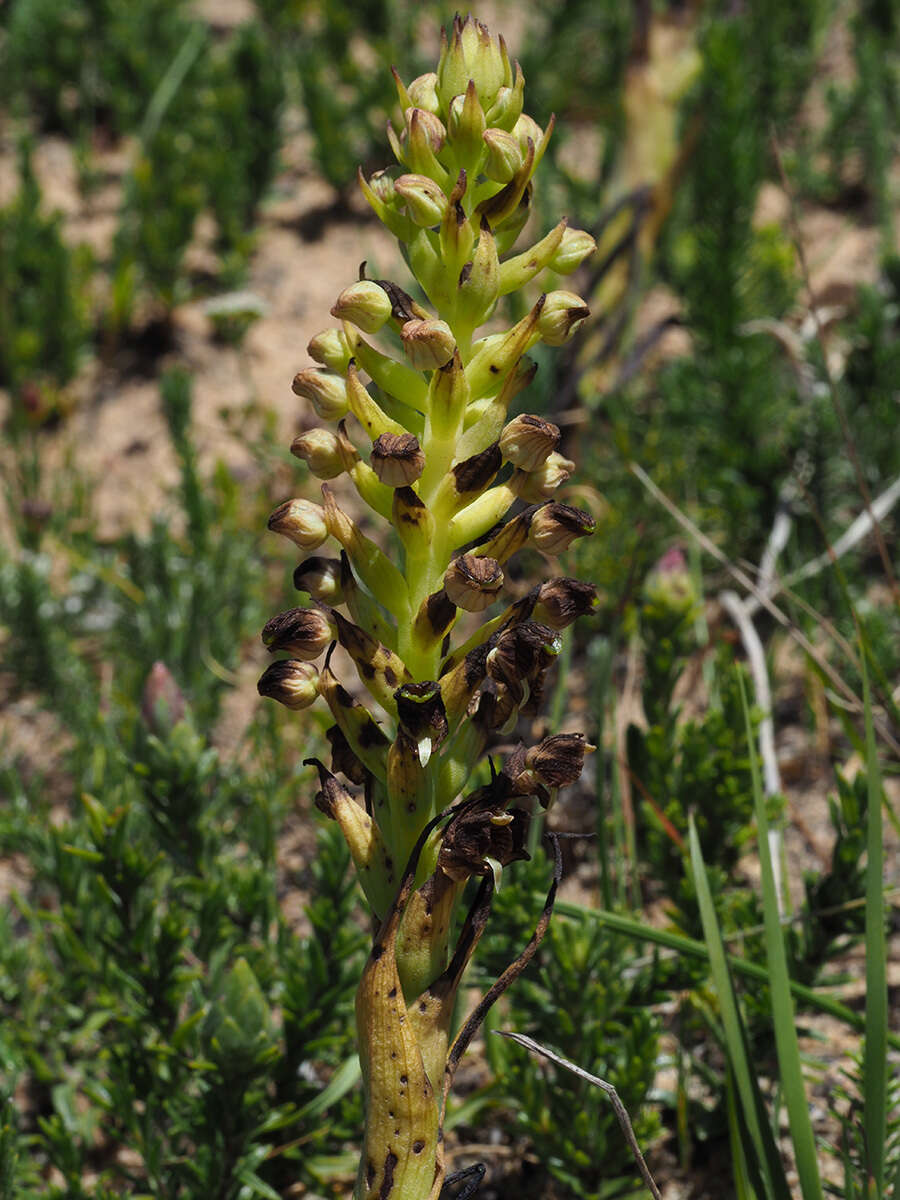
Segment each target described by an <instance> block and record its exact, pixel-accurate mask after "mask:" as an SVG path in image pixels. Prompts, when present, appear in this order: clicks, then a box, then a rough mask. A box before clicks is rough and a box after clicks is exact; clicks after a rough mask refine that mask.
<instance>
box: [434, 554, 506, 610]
mask: <svg viewBox="0 0 900 1200" xmlns="http://www.w3.org/2000/svg"><path fill="white" fill-rule="evenodd" d="M502 588H503V568H502V567H501V566H500V564H499V563H498V562H497V560H496V559H494V558H481V557H479V556H478V555H477V554H461V555H460V556H459V557H458V558H455V559H454V560H453V562H452V563H451V564H450V566H449V567H448V568H447V571H446V574H445V575H444V591H445V592H446V593H447V595H448V596H449V597H450V599H451V600H452V601H453V603H454V604H455V605H456V606H457V608H462V609H465V611H466V612H483V611H484V610H485V609H486V608H487V607H488V606H489V605H491V604H493V603H494V601H495V600H496V599H497V597H498V596H499V595H500V591H501V589H502Z"/></svg>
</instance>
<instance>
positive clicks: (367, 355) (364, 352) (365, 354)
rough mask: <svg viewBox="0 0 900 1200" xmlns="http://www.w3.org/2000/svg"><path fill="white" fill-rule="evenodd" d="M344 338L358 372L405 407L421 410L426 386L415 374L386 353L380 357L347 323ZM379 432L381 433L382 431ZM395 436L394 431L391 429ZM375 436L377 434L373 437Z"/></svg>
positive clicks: (418, 375)
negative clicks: (358, 367)
mask: <svg viewBox="0 0 900 1200" xmlns="http://www.w3.org/2000/svg"><path fill="white" fill-rule="evenodd" d="M344 335H345V337H346V338H347V344H348V345H349V347H350V353H351V355H352V357H353V358H355V359H356V362H357V363H358V365H359V366H360V367H362V369H363V370H364V371H365V372H366V374H367V375H369V376H370V377H371V378H372V379H373V380H374V381H375V383H376V384H377V385H378V386H379V388H381V390H382V391H383V392H388V393H389V394H390V395H391V396H392V397H393V398H394V399H395V400H397V401H399V402H400V403H401V404H403V405H404V406H405V407H407V408H409V409H413V410H417V411H422V410H424V408H425V404H426V400H427V397H428V384H427V383H426V382H425V379H424V377H423V376H422V375H421V373H420V372H419V371H414V370H413V369H412V368H411V367H408V366H407V365H406V364H405V363H402V362H398V361H397V359H395V358H391V357H390V355H388V354H382V353H381V351H380V350H376V349H375V347H374V346H372V345H370V343H369V342H367V341H366V340H365V338H363V337H362V336H361V335H360V333H359V331H358V330H357V329H356V328H355V327H354V326H352V325H350V324H345V326H344ZM382 432H384V431H383V430H382ZM392 432H394V433H396V432H398V430H392ZM376 436H377V435H376Z"/></svg>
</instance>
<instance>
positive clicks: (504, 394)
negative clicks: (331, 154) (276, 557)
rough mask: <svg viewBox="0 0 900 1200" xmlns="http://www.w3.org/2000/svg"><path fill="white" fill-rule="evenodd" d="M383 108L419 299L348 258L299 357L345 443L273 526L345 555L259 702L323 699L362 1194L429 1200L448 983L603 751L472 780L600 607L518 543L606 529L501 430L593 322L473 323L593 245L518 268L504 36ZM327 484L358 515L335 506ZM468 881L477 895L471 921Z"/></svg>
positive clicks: (402, 233) (322, 793)
mask: <svg viewBox="0 0 900 1200" xmlns="http://www.w3.org/2000/svg"><path fill="white" fill-rule="evenodd" d="M397 89H398V95H399V99H400V105H401V109H402V113H403V120H402V125H401V127H400V128H399V129H394V128H393V127H391V128H389V140H390V143H391V146H392V149H393V151H394V154H395V156H396V158H397V160H398V164H399V166H398V168H397V169H396V170H394V171H389V172H381V173H379V174H378V175H376V176H374V177H373V178H372V179H368V180H367V179H366V178H365V177H364V176H363V175H362V173H360V184H361V187H362V190H363V192H364V194H365V196H366V197H367V199H368V201H369V203H370V204H371V206H372V208H373V209H374V211H375V213H376V215H377V216H378V217H379V219H380V220H381V221H382V222H383V224H384V225H385V226H386V227H387V228H388V229H389V230H390V231H391V232H392V233H393V234H394V236H395V237H397V238H398V240H399V241H400V243H401V248H402V251H403V254H404V257H405V259H406V261H407V263H408V264H409V267H410V269H411V272H412V274H413V276H414V278H415V281H416V283H417V285H418V287H419V289H420V297H421V299H416V298H414V297H413V296H411V295H409V294H408V293H407V292H406V291H405V290H404V289H403V288H401V287H400V286H399V285H398V284H397V283H395V282H393V281H390V280H382V279H377V280H376V279H369V278H368V277H367V276H366V272H365V264H363V266H362V268H361V270H360V278H359V279H358V280H357V281H356V282H354V283H351V284H349V285H348V286H347V287H346V288H345V289H344V290H343V291H342V292H341V293H340V295H339V296H338V298H337V300H336V302H335V305H334V307H333V308H332V315H333V316H334V317H335V318H336V319H337V320H338V322H339V324H338V325H337V326H335V327H332V328H330V329H327V330H325V331H324V332H323V333H321V334H319V335H317V336H316V337H315V338H313V340H312V342H311V343H310V346H309V352H310V355H311V357H312V358H313V360H314V361H315V363H316V364H318V365H316V366H309V367H306V368H304V369H303V370H301V371H300V372H299V374H298V375H297V376H296V377H295V379H294V384H293V387H294V391H295V392H296V393H297V394H298V395H299V396H301V397H303V398H305V399H307V400H308V401H309V402H310V403H311V404H312V406H313V408H314V409H315V411H316V412H317V414H318V415H319V417H320V418H321V419H322V420H324V421H330V422H335V423H337V424H336V429H333V430H325V429H321V430H312V431H310V432H308V433H305V434H303V435H302V436H301V437H299V438H298V439H296V441H295V443H294V445H293V447H292V449H293V451H294V453H295V455H297V456H298V457H299V458H300V459H302V460H303V461H305V462H306V463H307V465H308V467H309V469H310V471H311V472H312V474H314V475H316V476H317V477H318V478H320V479H322V480H324V481H326V482H324V483H323V484H322V502H321V504H317V503H313V502H311V501H308V500H303V499H293V500H288V501H286V502H285V503H283V504H282V505H280V506H279V508H278V509H276V511H275V512H274V513H273V514H272V517H271V518H270V520H269V527H270V529H273V530H274V531H275V532H278V533H281V534H283V535H284V536H286V537H288V538H289V539H290V540H291V541H292V542H294V543H295V544H296V545H297V546H298V547H300V548H301V549H303V550H304V551H310V552H315V551H317V550H319V549H320V548H321V547H323V546H324V545H325V543H326V542H329V541H331V542H332V543H334V544H335V545H336V550H337V556H336V557H335V556H334V555H333V553H332V556H331V557H327V556H326V555H325V553H324V552H323V554H321V555H320V554H315V553H311V554H310V555H309V557H307V558H305V559H304V560H303V561H302V562H301V563H300V564H299V565H298V567H297V570H296V572H295V575H294V580H295V583H296V586H297V588H298V590H299V591H300V592H301V594H302V595H304V594H305V596H306V597H308V600H307V602H306V603H304V604H302V605H301V606H299V607H297V608H293V609H291V610H289V611H288V612H286V613H282V614H279V615H278V616H276V617H274V618H273V619H272V620H271V621H269V623H268V624H267V625H266V627H265V630H264V631H263V641H264V644H265V645H266V646H267V647H268V649H269V651H270V652H272V653H273V654H275V653H284V654H287V655H288V656H289V657H287V658H282V659H279V660H277V661H275V662H274V663H273V664H272V665H271V666H270V667H269V668H268V670H267V671H266V672H265V674H264V675H263V677H262V679H261V680H260V685H259V686H260V691H261V693H262V694H264V695H267V696H270V697H272V698H273V699H276V700H278V701H280V702H281V703H283V704H285V705H287V706H288V707H289V708H294V709H299V708H303V707H306V706H307V705H309V704H311V703H313V702H314V701H315V700H316V699H317V698H321V700H323V701H324V702H325V704H326V705H327V707H328V709H329V710H330V713H331V716H332V718H333V722H334V724H333V725H332V727H331V729H330V730H329V731H328V740H329V742H330V745H331V748H332V756H331V765H330V768H329V767H327V766H326V765H325V764H323V763H321V762H319V761H318V760H313V761H314V765H315V766H316V769H317V771H318V775H319V789H320V790H319V793H318V796H317V799H316V803H317V805H318V806H319V808H320V809H322V811H323V812H325V813H326V814H327V815H328V816H329V817H331V818H332V819H334V820H335V821H337V822H338V824H339V826H340V828H341V830H342V832H343V834H344V836H345V838H346V840H347V843H348V846H349V848H350V852H351V855H352V858H353V862H354V864H355V867H356V870H357V874H358V876H359V881H360V884H361V887H362V890H363V893H364V895H365V899H366V902H367V904H368V906H369V909H370V911H371V916H372V918H373V923H374V927H375V929H376V930H377V932H376V934H375V936H374V941H373V946H372V951H371V954H370V957H369V960H368V963H367V965H366V968H365V971H364V974H363V977H362V980H361V982H360V986H359V990H358V994H357V1024H358V1039H359V1052H360V1061H361V1064H362V1073H363V1083H364V1088H365V1100H366V1128H365V1134H364V1143H363V1150H362V1155H361V1161H360V1168H359V1174H358V1178H357V1183H356V1189H355V1192H354V1196H355V1197H356V1200H436V1198H437V1196H438V1195H439V1194H440V1190H441V1187H442V1183H443V1178H444V1164H443V1152H442V1122H443V1114H444V1104H445V1101H446V1094H447V1090H448V1087H449V1084H450V1083H451V1082H452V1072H453V1070H454V1069H455V1064H456V1062H457V1061H458V1058H459V1054H460V1053H461V1050H462V1045H463V1044H462V1043H460V1042H459V1038H457V1043H456V1044H455V1043H454V1042H453V1040H452V1037H451V1024H450V1023H451V1015H452V1011H453V1007H454V1001H455V998H456V994H457V990H458V988H459V985H460V981H461V979H462V977H463V973H464V971H465V968H466V965H467V964H468V961H469V959H470V958H471V955H472V953H473V952H474V950H475V946H476V944H477V942H478V939H479V937H480V936H481V932H482V930H483V928H484V926H485V923H486V921H487V916H488V913H489V910H490V901H491V896H492V894H493V890H494V887H495V886H496V883H497V882H498V881H499V878H500V874H501V872H502V870H503V868H504V867H505V866H507V865H509V864H510V863H512V862H514V861H516V860H517V859H522V858H526V857H527V852H526V849H525V846H526V844H527V829H528V822H529V817H530V808H531V807H532V806H533V805H534V804H535V803H537V804H540V805H543V806H544V807H546V806H547V805H548V804H549V803H550V802H551V800H552V799H553V797H554V795H555V793H556V790H557V789H558V788H559V787H562V786H566V785H568V784H570V783H572V782H574V780H575V779H577V777H578V774H579V773H580V770H581V766H582V762H583V759H584V754H585V752H586V751H587V750H589V749H591V747H589V746H588V745H587V744H586V742H585V740H584V738H583V737H582V736H581V735H565V736H556V737H548V738H545V739H543V741H541V742H540V743H539V744H538V745H536V746H530V747H526V746H524V745H521V744H520V745H519V747H518V748H517V749H516V750H515V751H514V752H513V753H512V754H510V755H509V756H508V758H507V759H506V761H505V762H504V763H503V766H502V768H501V769H500V770H499V771H498V770H497V769H496V767H495V766H494V763H493V762H492V763H491V777H490V781H489V782H487V783H482V785H481V786H478V787H474V788H473V787H472V784H473V782H474V779H473V777H474V776H475V773H476V772H477V771H478V769H479V768H478V764H479V763H480V762H481V761H482V760H483V758H484V755H485V753H486V752H487V750H488V749H489V748H490V747H491V745H492V743H493V742H494V740H495V739H497V738H498V737H499V736H501V735H502V736H503V738H504V739H506V740H508V738H509V735H510V734H511V732H512V731H513V730H514V729H515V728H516V725H517V722H518V720H519V718H520V717H522V716H528V715H533V714H534V713H536V712H537V711H538V709H539V705H540V702H541V696H542V691H543V686H544V679H545V676H546V673H547V671H548V669H549V668H550V666H551V665H552V663H553V661H554V659H555V657H556V655H557V654H558V652H559V649H560V645H561V642H560V638H559V631H560V630H561V629H564V628H565V627H566V626H567V625H569V624H570V623H571V622H572V621H574V620H575V619H576V618H577V617H578V616H580V615H583V614H585V613H589V612H590V611H591V610H592V608H593V607H594V605H595V603H596V594H595V592H594V589H593V588H592V587H591V586H590V585H589V584H584V583H580V582H578V581H576V580H571V579H565V578H552V579H547V580H545V581H544V582H542V583H540V584H538V586H536V587H535V588H534V589H533V590H532V591H531V592H530V593H529V594H528V595H527V596H525V597H523V598H521V599H519V600H515V601H513V602H512V603H510V602H509V601H508V600H506V602H505V601H504V588H505V572H504V568H505V565H506V564H507V563H508V561H509V560H510V559H511V558H512V556H513V555H515V554H516V553H517V552H518V551H519V550H522V549H523V548H525V547H526V546H531V547H532V548H536V549H538V550H540V551H542V552H543V553H544V554H546V555H548V556H555V555H557V554H559V553H561V552H562V551H563V550H565V549H567V548H568V546H569V545H570V544H571V542H572V541H573V540H574V539H575V538H577V537H581V536H584V535H586V534H590V533H592V532H593V530H594V523H593V520H592V519H591V517H590V515H589V514H588V513H585V512H582V511H581V510H579V509H576V508H572V507H570V506H569V505H566V504H563V503H559V502H558V501H556V500H555V499H554V496H555V495H556V492H557V489H558V488H559V487H560V485H561V484H562V483H564V482H565V480H566V479H567V478H568V476H569V473H570V472H571V471H572V470H573V464H572V463H571V462H570V461H569V460H568V459H566V458H564V457H563V455H562V454H560V453H559V452H558V446H559V441H560V433H559V430H558V429H557V428H556V427H555V426H554V425H552V424H551V423H550V422H548V421H546V420H544V419H542V418H540V417H538V416H533V415H529V414H523V415H519V416H514V417H512V418H510V414H509V408H510V404H511V403H512V401H513V400H514V399H515V397H516V396H517V395H518V394H519V392H521V391H522V389H523V388H525V387H527V385H528V383H529V382H530V380H531V379H532V378H533V375H534V369H535V368H534V364H533V363H531V362H530V360H529V359H528V357H527V355H528V351H529V350H530V349H531V348H532V347H534V346H535V345H536V344H537V343H538V342H541V341H543V342H544V343H546V344H549V345H553V346H558V345H561V344H563V343H564V342H565V341H567V340H568V339H569V338H570V337H571V336H572V335H573V334H574V332H575V331H576V329H577V328H578V326H579V325H580V324H581V323H582V322H583V321H584V320H585V318H586V317H587V315H588V309H587V307H586V305H585V304H584V302H583V301H582V300H581V299H580V297H578V296H577V295H575V294H574V293H572V292H568V291H551V292H550V293H547V294H544V295H542V296H540V297H539V298H538V300H537V301H536V302H535V303H534V304H533V306H532V308H531V309H530V311H529V312H528V313H527V314H526V316H525V317H523V318H522V319H521V320H520V321H519V322H517V323H516V324H514V325H513V326H512V327H511V328H508V329H505V330H502V329H501V330H499V331H497V330H494V331H492V332H490V333H487V334H486V335H481V336H479V331H480V328H481V326H483V325H484V323H485V322H486V321H487V320H488V319H489V318H490V317H491V316H492V314H493V312H494V309H495V306H496V303H497V300H498V298H499V297H500V296H502V295H506V294H509V293H510V292H513V291H516V290H518V289H520V288H522V287H524V286H525V285H526V284H528V283H529V282H530V281H531V280H533V279H534V278H535V277H536V276H538V275H539V274H540V273H541V272H542V271H543V270H544V269H545V268H551V269H552V270H554V271H556V272H558V273H569V272H571V271H574V270H575V269H576V268H577V267H578V265H579V264H580V263H581V262H582V261H583V259H584V258H585V257H586V256H587V255H588V254H590V253H591V251H592V250H593V248H594V243H593V240H592V239H591V238H590V236H589V235H588V234H587V233H584V232H582V231H579V230H570V229H568V227H567V225H566V222H565V221H561V222H560V223H559V224H558V225H557V226H556V228H555V229H553V230H552V231H551V232H550V233H548V234H547V235H546V236H545V237H543V238H542V239H541V240H539V241H538V242H537V243H536V244H535V245H533V246H531V247H530V248H528V249H526V250H524V251H522V252H520V253H517V254H510V252H511V251H512V250H513V247H514V244H515V242H516V239H517V238H518V236H519V234H520V233H521V231H522V229H523V227H524V225H525V222H526V220H527V218H528V215H529V212H530V205H531V196H532V189H533V175H534V172H535V169H536V167H537V165H538V163H539V162H540V159H541V157H542V155H543V153H544V150H545V149H546V146H547V143H548V140H549V137H550V134H551V131H552V120H551V122H550V124H549V125H548V126H547V128H546V129H545V130H542V129H541V128H540V127H539V126H538V125H537V124H536V122H535V121H534V120H533V119H532V118H531V117H529V116H527V115H526V114H525V113H524V112H523V108H522V106H523V97H524V80H523V78H522V72H521V70H520V69H519V67H518V64H512V63H511V62H510V60H509V57H508V55H507V52H506V47H505V45H504V43H503V39H502V38H500V39H496V40H495V39H494V38H492V36H491V35H490V33H489V31H488V30H487V29H486V28H485V26H483V25H482V24H480V23H479V22H477V21H474V20H472V19H471V18H466V19H465V21H463V20H460V19H459V18H456V19H455V20H454V22H453V25H452V27H451V29H450V30H449V35H447V34H445V35H444V38H443V43H442V49H441V56H440V61H439V63H438V66H437V70H436V71H435V72H433V73H430V74H428V75H423V76H421V77H420V78H419V79H416V80H413V81H412V83H410V84H409V85H404V83H403V82H402V81H401V80H400V79H399V78H397ZM389 331H393V333H394V334H395V335H396V336H395V338H394V340H393V343H391V342H390V340H389V339H385V337H384V335H385V334H388V333H389ZM379 337H381V339H382V344H378V343H377V339H378V338H379ZM373 339H376V340H373ZM392 346H393V348H392ZM398 346H399V350H398V349H397V347H398ZM345 475H346V476H348V477H349V480H350V485H351V487H350V489H348V488H347V487H346V484H345V482H344V480H343V476H345ZM327 481H333V482H334V490H333V488H332V486H331V484H330V483H329V482H327ZM337 489H343V491H342V493H341V494H346V495H348V496H353V495H355V497H356V499H355V500H354V501H353V505H354V507H353V508H352V509H350V510H349V511H345V509H344V508H342V507H341V502H339V500H338V498H337ZM351 489H352V490H351ZM360 503H362V504H363V505H365V506H367V507H368V508H369V509H370V510H371V511H372V513H373V514H374V517H375V521H376V523H377V522H381V523H382V525H383V526H384V525H387V526H389V527H390V529H392V530H393V533H394V534H395V535H396V540H397V543H398V544H399V546H400V547H401V550H402V554H401V560H400V565H399V566H398V565H395V563H394V562H393V561H391V559H390V558H389V557H388V556H387V554H386V553H385V551H384V550H383V549H382V548H381V546H380V545H379V544H378V543H377V542H376V541H373V540H372V539H371V538H370V537H368V536H367V534H366V533H364V532H363V529H362V528H361V527H360V525H359V524H358V523H357V521H356V520H355V519H354V518H353V516H352V515H351V511H356V510H358V508H359V506H360ZM342 609H343V610H345V611H341V610H342ZM492 610H493V611H492ZM470 614H478V615H477V617H475V618H473V617H472V616H470ZM335 645H340V646H341V647H342V649H343V650H344V651H345V652H346V657H347V658H348V659H349V661H350V662H351V663H352V665H353V668H354V670H355V675H356V678H355V679H354V680H347V681H345V683H346V686H345V683H342V682H341V681H340V680H339V679H338V678H337V676H336V675H335V673H334V671H333V670H332V666H331V662H332V649H333V647H334V646H335ZM320 658H321V659H322V664H321V666H320V667H318V668H317V667H315V666H314V665H313V664H314V663H316V662H317V661H318V660H319V659H320ZM338 775H340V776H342V777H343V780H344V781H346V782H342V781H341V780H340V779H338ZM481 778H483V776H481ZM354 788H355V789H358V792H357V794H356V795H354V793H353V790H352V789H354ZM529 797H530V798H531V799H529ZM473 876H478V877H479V878H480V879H481V884H480V887H479V888H478V891H477V894H476V896H475V898H474V900H473V901H472V903H471V905H470V907H469V910H468V914H467V915H466V916H465V917H464V919H463V920H462V924H461V926H460V925H459V920H458V917H457V910H458V909H459V906H460V904H461V901H462V897H463V892H464V890H465V888H466V884H467V882H468V880H469V879H470V878H472V877H473ZM547 916H549V913H548V914H547ZM532 941H533V942H534V939H532ZM535 944H536V942H535ZM532 952H533V951H532ZM510 977H511V976H510ZM470 1036H471V1031H470V1032H469V1033H468V1034H467V1035H466V1038H465V1041H466V1042H467V1041H468V1038H469V1037H470ZM454 1045H455V1047H456V1048H455V1052H454Z"/></svg>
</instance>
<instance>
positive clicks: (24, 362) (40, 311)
mask: <svg viewBox="0 0 900 1200" xmlns="http://www.w3.org/2000/svg"><path fill="white" fill-rule="evenodd" d="M41 210H42V197H41V190H40V187H39V185H38V181H37V178H36V177H35V174H34V170H33V168H32V163H31V147H30V145H29V144H28V143H27V142H24V143H23V144H22V146H21V149H20V155H19V191H18V195H17V196H16V198H15V199H14V200H13V201H12V202H11V203H10V204H9V205H8V206H7V207H6V208H4V209H0V387H6V388H9V389H10V390H11V391H12V392H13V393H14V395H15V398H16V406H15V408H14V411H13V423H14V424H15V425H22V424H26V423H32V424H34V423H40V422H41V420H42V419H43V418H45V417H46V416H47V415H48V413H49V412H51V411H52V410H53V409H54V406H55V404H56V403H57V401H56V399H55V392H56V391H57V389H59V388H61V387H63V386H64V385H65V384H66V383H68V382H69V381H70V380H71V379H72V377H73V375H74V374H75V372H76V370H77V369H78V365H79V362H80V359H81V355H82V353H83V351H84V349H85V346H86V342H87V335H88V321H87V304H86V296H85V291H84V287H85V283H86V279H87V274H88V265H89V256H88V254H87V252H86V251H82V250H71V249H69V247H68V246H67V245H66V243H65V242H64V240H63V237H62V233H61V229H60V218H59V217H58V216H56V215H54V216H47V215H46V214H45V213H44V212H42V211H41Z"/></svg>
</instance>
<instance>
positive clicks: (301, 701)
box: [256, 658, 319, 709]
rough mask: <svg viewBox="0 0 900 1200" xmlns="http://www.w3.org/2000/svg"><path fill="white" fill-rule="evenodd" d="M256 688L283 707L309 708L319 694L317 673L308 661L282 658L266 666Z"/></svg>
mask: <svg viewBox="0 0 900 1200" xmlns="http://www.w3.org/2000/svg"><path fill="white" fill-rule="evenodd" d="M256 690H257V691H258V692H259V694H260V695H261V696H265V697H267V698H268V699H269V700H277V701H278V703H279V704H283V705H284V706H285V708H291V709H299V708H309V706H310V705H311V704H312V703H314V701H315V699H316V697H317V696H318V694H319V673H318V671H317V670H316V668H315V667H314V666H312V665H311V664H310V663H308V662H297V661H296V660H295V659H292V658H283V659H281V660H280V661H279V662H274V663H272V665H271V666H269V667H267V668H266V670H265V671H264V672H263V674H262V676H261V677H260V680H259V683H258V684H257V685H256Z"/></svg>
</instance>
